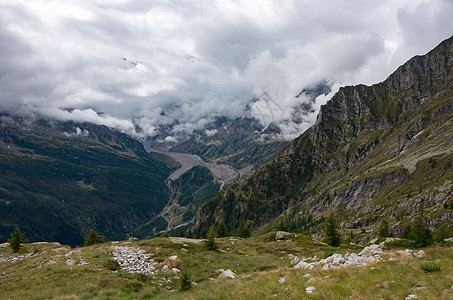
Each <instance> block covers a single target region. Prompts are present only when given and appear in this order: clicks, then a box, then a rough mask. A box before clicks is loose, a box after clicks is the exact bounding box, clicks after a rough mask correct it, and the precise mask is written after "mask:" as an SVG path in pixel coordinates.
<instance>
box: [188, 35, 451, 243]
mask: <svg viewBox="0 0 453 300" xmlns="http://www.w3.org/2000/svg"><path fill="white" fill-rule="evenodd" d="M452 70H453V37H451V38H449V39H447V40H445V41H443V42H442V43H440V44H439V46H438V47H436V48H434V49H433V50H431V51H430V52H428V53H427V54H426V55H424V56H415V57H414V58H412V59H410V60H409V61H408V62H407V63H405V64H403V65H402V66H400V67H399V68H398V69H397V70H396V71H395V72H394V73H392V74H391V75H390V76H389V77H388V78H387V79H386V80H384V81H383V82H381V83H378V84H374V85H372V86H365V85H357V86H346V87H343V88H340V90H339V91H338V92H337V93H336V94H335V95H334V96H333V97H332V98H331V100H329V101H328V102H327V104H325V105H323V106H322V107H321V109H320V112H319V114H318V117H317V121H316V123H315V124H314V125H313V126H312V127H310V128H309V129H308V130H307V131H305V132H304V133H303V134H302V135H301V136H299V137H298V138H297V139H296V140H295V141H293V142H292V143H291V144H289V145H288V146H286V147H285V148H284V149H283V150H282V151H281V152H280V154H278V155H277V156H276V157H275V158H274V159H272V160H271V161H270V162H268V163H267V164H265V165H264V166H263V167H262V168H260V169H259V170H257V171H255V172H254V173H253V174H251V175H250V176H249V177H247V178H244V179H243V180H241V181H240V182H238V183H236V184H234V185H233V186H231V188H229V189H227V190H226V191H223V192H221V193H220V194H218V195H217V196H215V197H214V198H212V199H211V200H209V201H208V202H206V203H205V204H204V205H203V206H202V207H201V208H200V209H199V211H198V213H197V215H196V217H195V220H194V226H193V227H192V230H193V232H195V233H196V234H204V233H205V232H206V230H207V228H209V227H210V226H212V225H215V224H218V223H219V222H221V221H224V222H225V223H226V224H227V225H228V226H229V228H230V230H232V229H233V228H234V227H235V226H237V222H238V220H239V219H242V218H243V219H245V220H247V221H248V223H249V225H250V226H251V227H253V228H254V229H259V228H261V229H260V230H265V231H266V230H269V229H270V228H271V227H272V226H273V225H269V224H272V223H273V222H275V220H276V219H277V217H278V216H280V217H279V218H278V219H280V220H283V221H285V222H288V223H291V222H294V220H297V219H298V214H299V213H301V214H302V215H303V216H305V217H306V216H307V215H312V216H313V217H315V216H316V217H318V218H319V217H320V216H323V215H325V214H326V213H329V211H331V212H334V211H335V212H336V213H337V214H341V215H342V219H341V221H342V225H343V226H345V227H354V226H355V227H357V226H363V225H361V224H370V226H371V225H374V224H375V223H376V222H378V221H379V220H381V219H382V210H385V209H384V208H382V207H381V208H379V209H377V208H378V207H379V205H380V204H378V203H375V205H373V206H375V208H374V209H377V210H376V211H375V212H374V214H373V213H372V212H370V211H368V212H367V211H366V209H363V210H362V212H360V213H358V215H357V216H354V215H350V216H347V217H346V216H345V215H346V214H348V213H350V211H351V209H358V208H359V207H361V208H362V206H368V204H369V203H371V202H373V201H375V202H376V201H378V200H377V199H382V205H384V204H383V203H384V202H385V203H387V202H391V201H393V202H394V203H393V204H388V203H387V204H385V205H387V206H392V205H393V206H395V207H398V204H397V202H398V201H400V202H404V203H406V202H407V201H406V200H404V199H405V198H409V199H411V200H413V201H412V204H411V205H409V204H408V203H406V206H411V207H410V208H409V207H407V208H408V212H407V213H409V214H410V213H413V212H414V206H419V202H420V201H422V200H420V199H422V198H423V197H424V196H426V195H429V194H430V191H429V189H435V188H436V186H437V187H440V186H442V185H446V186H447V187H450V186H451V179H450V176H451V172H452V170H451V162H450V161H451V159H452V152H453V149H452V144H453V143H452V138H451V134H452V132H451V129H450V128H451V122H452V120H451V115H452V108H453V105H452V102H453V92H452V87H453V80H452V74H453V71H452ZM422 130H425V131H424V132H422ZM417 134H418V135H417ZM427 141H432V143H427ZM422 146H424V147H425V148H426V149H425V151H424V153H425V155H421V156H420V157H418V156H417V155H418V152H417V151H418V148H420V147H422ZM442 149H443V150H442ZM431 154H432V155H431ZM435 156H438V157H436V159H437V160H438V161H439V163H440V162H442V164H445V166H446V172H445V173H446V174H442V175H441V174H438V175H439V176H438V178H437V179H435V180H443V182H442V183H441V184H438V185H436V184H435V183H433V182H432V180H429V181H428V182H427V183H424V184H425V185H426V187H423V186H422V187H421V188H419V190H421V192H420V193H418V194H420V195H419V196H420V197H418V198H417V197H414V194H415V191H412V192H408V194H412V195H411V196H410V197H406V196H407V195H405V196H402V195H398V196H396V192H395V191H396V190H397V189H398V188H399V187H401V189H403V188H404V189H407V188H408V187H407V185H408V182H413V183H417V185H418V184H419V182H422V181H423V180H422V179H421V175H420V174H419V173H420V172H416V170H417V169H420V170H422V169H423V168H425V167H426V165H427V164H429V163H428V160H429V159H430V158H432V157H435ZM411 157H412V158H414V161H413V162H412V165H411V167H410V168H409V169H407V168H405V167H404V165H403V164H402V166H403V167H401V166H400V163H399V161H403V160H404V159H406V160H410V158H411ZM390 159H393V160H394V161H395V162H397V163H396V164H394V165H389V164H388V163H387V164H386V162H388V161H389V160H390ZM377 166H380V168H377ZM448 166H450V167H448ZM414 168H415V169H414ZM410 171H411V172H410ZM436 171H437V170H436ZM417 176H418V177H417ZM436 176H437V175H436ZM419 177H420V178H419ZM373 178H374V179H373ZM433 180H434V179H433ZM351 185H352V187H351ZM422 185H423V184H422ZM428 186H429V188H428ZM412 189H413V187H412ZM447 190H449V188H447ZM440 194H442V193H440ZM450 194H451V191H448V193H447V194H443V196H441V197H440V198H439V197H438V196H436V197H438V198H437V200H436V201H434V202H433V201H432V198H433V197H434V196H426V197H425V198H427V199H431V200H429V201H428V200H427V201H425V204H424V205H425V206H426V205H427V204H426V203H430V202H433V203H434V204H433V203H430V204H429V205H431V206H432V205H436V207H437V208H438V209H436V210H437V213H440V211H441V209H440V208H439V207H438V206H439V205H440V206H441V205H442V202H443V201H448V199H449V197H450V196H449V195H450ZM348 195H357V197H356V199H355V202H354V201H352V202H351V203H358V202H357V201H358V200H360V201H359V203H360V204H356V205H349V206H348V204H350V203H349V200H348ZM386 197H388V198H389V199H390V200H386V199H387V198H386ZM384 199H385V200H384ZM378 202H379V201H378ZM409 202H410V201H409ZM422 202H423V201H422ZM316 207H317V208H316ZM315 208H316V209H315ZM347 208H349V209H347ZM250 210H252V211H254V212H255V211H258V213H251V212H250ZM392 213H395V212H392ZM367 214H368V216H367ZM433 214H434V212H433ZM260 215H261V216H260ZM230 216H234V217H233V218H232V217H230ZM390 217H391V218H394V216H393V215H391V216H390ZM432 217H433V218H432V219H436V218H437V219H439V217H437V216H436V217H435V216H432ZM443 218H444V219H446V220H451V214H450V212H445V214H444V217H443ZM353 219H359V220H353ZM393 221H395V220H393ZM405 221H407V220H405ZM269 222H270V223H269ZM398 222H399V221H397V222H394V224H393V225H395V224H396V223H398ZM441 223H442V224H444V223H445V222H441ZM266 224H267V225H266ZM351 224H356V225H354V226H353V225H351ZM357 224H359V225H357ZM401 225H402V224H401V223H400V224H396V225H395V226H396V227H395V231H396V232H397V231H399V230H401V228H402V226H401ZM435 225H436V226H437V225H438V224H435ZM447 225H448V224H447ZM266 228H267V229H266ZM371 229H372V228H371V227H370V230H371Z"/></svg>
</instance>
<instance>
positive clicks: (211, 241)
mask: <svg viewBox="0 0 453 300" xmlns="http://www.w3.org/2000/svg"><path fill="white" fill-rule="evenodd" d="M205 247H206V249H208V250H209V251H212V250H215V249H217V243H216V242H215V231H214V228H213V227H211V229H209V232H208V238H207V239H206V241H205Z"/></svg>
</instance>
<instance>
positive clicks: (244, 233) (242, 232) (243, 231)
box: [236, 219, 250, 239]
mask: <svg viewBox="0 0 453 300" xmlns="http://www.w3.org/2000/svg"><path fill="white" fill-rule="evenodd" d="M236 234H237V236H238V237H240V238H244V239H246V238H248V237H250V230H249V229H248V227H247V225H245V222H244V220H243V219H241V221H240V222H239V226H238V228H237V229H236Z"/></svg>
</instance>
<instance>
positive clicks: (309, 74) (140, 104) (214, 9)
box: [0, 0, 453, 139]
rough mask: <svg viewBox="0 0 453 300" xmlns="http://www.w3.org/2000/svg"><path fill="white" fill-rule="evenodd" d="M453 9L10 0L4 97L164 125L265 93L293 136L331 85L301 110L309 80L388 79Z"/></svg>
mask: <svg viewBox="0 0 453 300" xmlns="http://www.w3.org/2000/svg"><path fill="white" fill-rule="evenodd" d="M452 14H453V4H452V3H451V1H449V0H415V1H414V0H400V1H391V0H385V1H382V0H381V1H374V0H373V1H365V2H364V1H359V0H353V1H346V2H345V1H339V0H332V1H317V2H308V1H296V0H294V1H276V0H263V1H260V2H259V3H258V2H256V1H253V0H238V1H232V0H217V1H210V0H202V1H198V0H197V1H195V0H175V1H138V0H123V1H114V2H112V1H105V0H95V1H76V0H68V1H47V0H37V1H26V0H4V1H2V2H1V3H0V45H1V47H0V58H1V60H0V109H1V110H6V111H9V112H14V113H30V112H32V113H39V114H41V115H44V116H48V117H54V118H57V119H62V120H75V121H89V122H93V123H96V124H104V125H107V126H110V127H114V128H118V129H120V130H122V131H125V132H128V133H132V134H136V135H141V136H153V135H157V134H158V133H159V128H160V127H161V126H173V131H174V132H175V133H180V132H192V131H193V130H201V129H203V128H205V127H206V126H207V124H209V122H211V121H212V120H214V118H215V117H216V116H227V117H241V116H244V115H246V114H250V113H252V115H253V110H249V111H246V106H247V104H248V103H249V102H250V101H251V99H253V98H254V97H259V96H260V95H262V93H263V92H266V93H267V94H268V95H269V96H270V97H272V99H274V100H275V101H276V102H278V104H279V105H280V107H281V109H282V111H283V113H282V114H281V115H279V117H278V118H276V119H274V120H273V121H274V123H275V124H277V125H279V126H280V128H281V132H282V136H283V137H284V138H287V139H291V138H294V137H296V136H297V135H299V134H300V133H301V132H302V131H303V130H305V129H306V128H308V127H309V126H310V125H311V124H313V122H314V120H315V115H316V113H317V110H318V109H319V106H320V105H322V104H323V103H325V102H326V101H327V100H328V99H329V98H328V97H330V96H331V94H329V95H327V96H326V95H323V96H320V97H318V98H317V99H316V101H315V102H314V103H313V107H314V109H315V112H312V113H309V114H308V115H306V116H304V118H305V119H304V120H303V122H292V121H291V116H292V115H293V112H294V109H295V107H297V106H298V105H299V104H300V103H301V102H304V101H305V102H307V101H309V99H307V97H303V96H301V97H295V96H296V95H298V94H299V92H300V91H301V90H302V89H303V88H304V87H306V86H310V85H313V84H316V83H318V82H321V81H324V82H329V83H330V84H331V85H332V86H333V88H332V92H335V91H336V90H337V89H338V87H339V86H340V85H342V84H356V83H366V84H371V83H375V82H379V81H382V80H384V79H385V78H386V77H387V76H388V75H389V74H390V73H391V72H392V71H393V70H394V69H396V68H397V67H398V66H399V65H400V64H402V63H404V62H405V61H406V60H407V59H409V58H410V57H412V56H413V55H416V54H423V53H425V52H426V51H428V50H429V49H431V48H433V47H434V46H436V45H437V44H438V43H439V42H440V41H441V40H442V39H445V38H447V37H449V36H450V35H451V34H452V32H451V28H453V18H451V15H452ZM264 125H265V124H264ZM138 127H139V128H140V130H138V131H137V128H138Z"/></svg>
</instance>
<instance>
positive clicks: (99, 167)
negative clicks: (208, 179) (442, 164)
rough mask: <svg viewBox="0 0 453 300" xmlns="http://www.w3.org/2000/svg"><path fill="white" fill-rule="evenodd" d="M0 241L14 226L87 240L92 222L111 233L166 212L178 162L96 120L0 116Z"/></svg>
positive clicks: (36, 234) (44, 235)
mask: <svg viewBox="0 0 453 300" xmlns="http://www.w3.org/2000/svg"><path fill="white" fill-rule="evenodd" d="M0 137H1V138H0V169H1V170H2V172H1V174H0V215H1V221H0V241H6V240H7V238H9V234H10V233H11V232H13V230H14V227H15V226H18V227H20V229H21V230H22V231H23V232H25V233H26V235H27V237H28V239H29V240H30V241H42V240H45V241H57V242H61V243H65V244H69V245H72V246H75V245H81V244H82V243H83V237H84V236H86V234H87V233H88V231H89V229H90V228H93V229H95V230H96V231H97V232H98V233H99V234H103V235H105V236H106V238H107V239H109V240H111V239H120V238H126V237H127V235H128V233H130V232H131V231H132V230H134V229H135V228H136V227H137V226H140V225H142V224H144V223H146V222H148V221H149V220H150V219H152V218H153V217H155V216H156V215H157V214H159V213H160V212H161V211H162V209H163V208H164V207H165V206H166V204H167V202H168V199H169V197H170V190H169V188H168V186H167V184H166V180H167V178H168V176H169V175H170V173H171V172H172V171H173V170H174V169H176V168H177V167H178V165H177V163H176V162H174V161H173V160H172V159H171V158H169V157H167V156H165V155H162V154H157V153H147V152H146V151H145V149H144V147H143V145H142V144H140V143H139V142H138V141H136V140H134V139H132V138H130V137H129V136H127V135H126V134H123V133H120V132H117V131H114V130H111V129H109V128H107V127H105V126H98V125H93V124H89V123H82V124H79V123H74V122H57V121H52V120H29V119H26V118H19V117H12V116H9V115H1V116H0Z"/></svg>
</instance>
